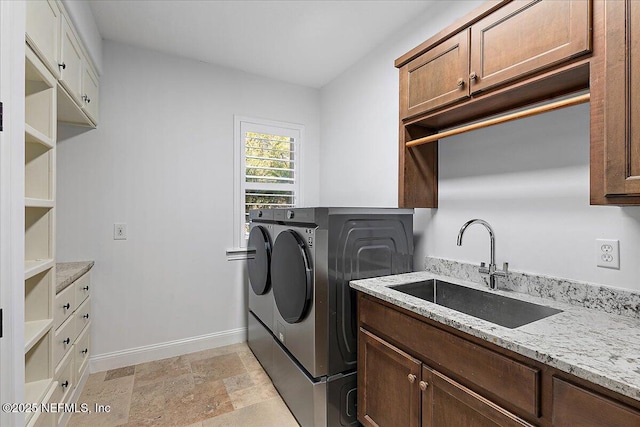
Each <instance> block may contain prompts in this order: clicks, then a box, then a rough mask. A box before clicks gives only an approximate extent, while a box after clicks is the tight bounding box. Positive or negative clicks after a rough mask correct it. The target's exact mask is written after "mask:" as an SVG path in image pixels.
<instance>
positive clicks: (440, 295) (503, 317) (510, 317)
mask: <svg viewBox="0 0 640 427" xmlns="http://www.w3.org/2000/svg"><path fill="white" fill-rule="evenodd" d="M389 287H390V288H391V289H395V290H396V291H400V292H402V293H405V294H408V295H412V296H414V297H417V298H420V299H423V300H425V301H429V302H432V303H435V304H438V305H442V306H444V307H447V308H450V309H452V310H456V311H460V312H462V313H465V314H468V315H470V316H473V317H478V318H480V319H483V320H486V321H488V322H491V323H495V324H498V325H500V326H504V327H506V328H511V329H513V328H517V327H519V326H522V325H526V324H528V323H531V322H535V321H536V320H540V319H544V318H545V317H549V316H553V315H554V314H557V313H561V312H562V310H557V309H555V308H552V307H547V306H546V305H539V304H533V303H530V302H526V301H520V300H517V299H513V298H509V297H505V296H502V295H496V294H492V293H489V292H483V291H479V290H476V289H472V288H467V287H466V286H460V285H456V284H454V283H449V282H445V281H443V280H437V279H430V280H424V281H422V282H412V283H406V284H403V285H395V286H389Z"/></svg>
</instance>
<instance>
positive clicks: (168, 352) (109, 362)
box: [89, 328, 247, 374]
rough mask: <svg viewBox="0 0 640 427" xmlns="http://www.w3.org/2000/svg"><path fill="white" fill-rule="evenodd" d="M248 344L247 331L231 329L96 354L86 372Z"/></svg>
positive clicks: (91, 358) (90, 359)
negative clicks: (226, 346)
mask: <svg viewBox="0 0 640 427" xmlns="http://www.w3.org/2000/svg"><path fill="white" fill-rule="evenodd" d="M246 340H247V328H238V329H230V330H228V331H223V332H216V333H213V334H208V335H200V336H198V337H192V338H186V339H182V340H176V341H168V342H164V343H160V344H153V345H147V346H143V347H136V348H131V349H128V350H121V351H114V352H112V353H105V354H97V355H95V356H91V357H90V358H89V371H90V372H91V373H92V374H93V373H95V372H102V371H108V370H110V369H117V368H123V367H125V366H131V365H137V364H139V363H145V362H152V361H154V360H160V359H166V358H168V357H174V356H180V355H183V354H188V353H193V352H196V351H202V350H208V349H211V348H216V347H223V346H225V345H230V344H236V343H240V342H244V341H246Z"/></svg>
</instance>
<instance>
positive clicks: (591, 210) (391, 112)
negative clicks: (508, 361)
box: [320, 2, 640, 291]
mask: <svg viewBox="0 0 640 427" xmlns="http://www.w3.org/2000/svg"><path fill="white" fill-rule="evenodd" d="M476 5H477V2H446V3H445V2H443V3H440V4H439V5H437V6H434V8H433V9H432V10H431V11H430V12H429V13H428V14H426V15H425V16H421V17H418V18H417V19H416V20H415V21H414V25H409V26H407V27H410V28H411V30H407V31H405V32H404V33H402V34H398V35H397V37H396V38H394V39H393V40H389V41H388V42H387V43H386V44H385V45H383V46H380V47H379V48H378V49H377V50H376V51H374V52H372V53H371V54H369V55H368V56H367V57H366V58H364V59H363V60H361V61H359V62H358V63H356V64H355V65H354V66H353V67H352V68H350V69H349V70H347V71H346V72H345V73H344V74H343V75H341V76H340V77H338V78H337V79H335V80H334V81H332V82H331V83H330V84H328V85H327V86H325V87H324V88H323V89H322V90H321V117H322V157H321V182H322V187H321V197H320V202H321V204H326V205H367V206H368V205H381V206H397V173H398V172H397V165H398V163H397V159H398V154H397V141H398V71H397V70H396V69H395V68H394V67H393V62H394V60H395V59H396V58H397V57H399V56H400V55H402V54H403V53H404V52H406V51H408V50H409V49H411V48H413V47H415V46H416V45H418V44H419V43H420V42H422V41H424V40H426V39H427V38H428V37H429V36H430V35H432V34H435V33H437V32H438V31H439V30H441V29H442V28H444V27H445V26H447V25H448V24H449V23H450V22H452V21H453V20H454V19H455V18H456V17H458V16H462V15H464V14H465V13H466V12H467V11H470V10H472V9H473V8H474V7H475V6H476ZM438 8H439V9H438ZM445 9H446V10H445ZM344 171H348V172H347V173H348V176H349V186H346V185H344V178H343V176H344V173H345V172H344ZM439 173H440V176H439V208H438V209H437V210H435V209H434V210H430V209H417V210H416V215H415V218H414V229H415V234H416V264H415V268H416V269H422V268H423V259H424V256H425V255H430V256H437V257H443V258H449V259H457V260H463V261H469V262H474V263H479V262H480V261H488V257H489V254H488V252H489V247H488V246H489V243H488V237H487V235H486V234H487V233H486V231H485V230H484V229H483V228H482V227H479V226H474V227H472V228H470V229H469V230H468V231H467V233H466V234H465V238H464V244H463V246H462V247H457V246H456V244H455V241H456V236H457V233H458V229H459V228H460V226H461V225H462V224H463V223H464V222H465V221H466V220H468V219H471V218H477V217H479V218H483V219H485V220H487V221H488V222H489V223H490V224H491V225H492V226H493V227H494V229H495V232H496V235H497V244H496V252H497V260H498V262H499V263H502V262H503V261H508V262H510V266H511V268H512V269H515V270H520V271H526V272H531V273H538V274H547V275H551V276H558V277H564V278H569V279H575V280H585V281H590V282H596V283H601V284H605V285H609V286H614V287H623V288H628V289H634V290H638V291H640V279H638V278H639V277H640V263H638V262H637V260H638V259H640V207H627V208H620V207H597V206H589V107H588V106H586V105H582V106H578V107H572V108H569V109H565V110H562V111H558V112H553V113H548V114H545V115H542V116H537V117H532V118H529V119H525V120H520V121H517V122H512V123H508V124H504V125H500V126H496V127H493V128H487V129H483V130H480V131H476V132H472V133H468V134H464V135H460V136H457V137H452V138H448V139H446V140H443V141H441V142H440V148H439ZM596 238H612V239H619V240H620V251H621V268H620V270H608V269H602V268H597V267H596V265H595V258H596V254H595V239H596Z"/></svg>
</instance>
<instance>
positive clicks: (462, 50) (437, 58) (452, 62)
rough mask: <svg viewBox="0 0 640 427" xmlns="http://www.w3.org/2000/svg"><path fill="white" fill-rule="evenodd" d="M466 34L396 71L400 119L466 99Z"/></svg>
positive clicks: (441, 44) (467, 44)
mask: <svg viewBox="0 0 640 427" xmlns="http://www.w3.org/2000/svg"><path fill="white" fill-rule="evenodd" d="M468 77H469V30H464V31H461V32H460V33H458V34H456V35H454V36H452V37H450V38H448V39H447V40H445V41H443V42H442V43H440V44H439V45H437V46H436V47H434V48H433V49H430V50H429V51H427V52H425V53H424V54H423V55H421V56H419V57H418V58H416V59H414V60H413V61H411V62H409V63H408V64H406V65H404V66H403V67H402V68H401V69H400V102H401V105H400V114H401V116H402V117H403V118H406V117H411V116H415V115H416V114H420V113H424V112H426V111H430V110H434V109H436V108H439V107H443V106H445V105H449V104H451V103H453V102H456V101H458V100H461V99H464V98H468V97H469V85H468Z"/></svg>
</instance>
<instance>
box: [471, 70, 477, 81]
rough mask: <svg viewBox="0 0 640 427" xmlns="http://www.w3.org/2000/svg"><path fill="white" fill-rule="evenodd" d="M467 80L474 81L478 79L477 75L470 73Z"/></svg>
mask: <svg viewBox="0 0 640 427" xmlns="http://www.w3.org/2000/svg"><path fill="white" fill-rule="evenodd" d="M469 78H470V79H471V80H475V79H477V78H478V75H477V74H476V73H474V72H472V73H471V74H469Z"/></svg>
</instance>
